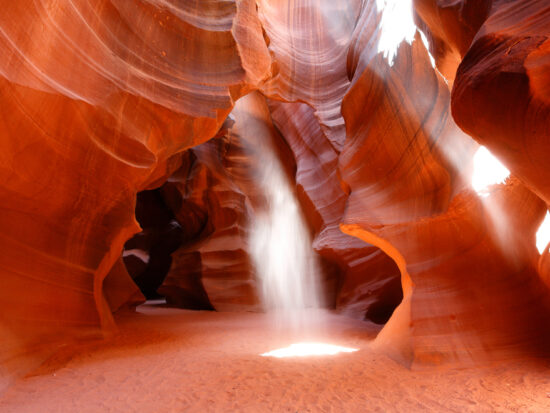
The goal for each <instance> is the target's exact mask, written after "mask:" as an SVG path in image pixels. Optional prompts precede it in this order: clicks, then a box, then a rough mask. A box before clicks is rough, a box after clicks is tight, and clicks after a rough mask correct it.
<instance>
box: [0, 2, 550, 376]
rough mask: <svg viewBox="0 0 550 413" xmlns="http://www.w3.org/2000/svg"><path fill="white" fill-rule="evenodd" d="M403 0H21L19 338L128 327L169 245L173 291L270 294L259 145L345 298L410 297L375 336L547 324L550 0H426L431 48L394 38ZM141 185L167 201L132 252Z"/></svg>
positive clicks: (165, 288)
mask: <svg viewBox="0 0 550 413" xmlns="http://www.w3.org/2000/svg"><path fill="white" fill-rule="evenodd" d="M394 3H395V2H394V1H390V0H387V1H382V0H378V1H375V0H363V1H360V0H354V1H336V0H335V1H331V2H326V1H322V0H285V1H272V0H257V1H252V0H236V1H217V0H208V1H200V2H196V1H178V2H175V1H172V0H146V1H138V0H97V1H94V2H89V1H84V0H77V1H72V2H70V3H68V4H60V3H59V2H55V1H53V0H39V1H36V0H35V1H31V0H20V1H13V2H6V4H5V5H3V8H2V10H1V11H0V28H1V30H0V44H1V48H0V53H1V57H2V59H0V75H1V76H0V84H1V87H0V101H1V102H2V108H3V113H4V116H3V117H2V119H1V122H2V128H0V134H1V139H0V145H1V149H2V150H1V151H0V153H1V154H0V159H1V163H0V177H1V178H2V179H0V206H1V209H2V214H1V218H0V251H2V260H1V261H0V271H1V277H2V281H3V288H2V289H1V290H0V291H1V292H0V298H1V299H2V303H3V307H2V308H3V311H2V313H1V322H2V332H3V333H4V334H5V336H6V337H8V339H7V340H6V341H5V343H4V344H3V345H2V348H1V350H2V354H13V352H14V351H19V352H20V353H21V352H24V350H21V349H22V348H25V345H26V344H28V345H29V346H31V347H29V348H34V347H32V346H33V345H34V344H33V343H36V337H37V336H39V335H42V334H45V333H52V332H53V331H55V330H62V331H63V334H64V335H65V336H66V335H68V331H69V330H71V329H77V330H78V331H79V332H82V331H91V332H94V333H97V332H98V331H99V327H101V329H102V331H104V332H106V331H112V330H113V329H114V328H115V326H114V321H113V317H112V312H113V311H116V310H117V309H119V308H122V307H126V306H131V305H135V304H136V303H138V302H140V301H142V300H143V299H144V297H143V296H142V295H141V293H140V292H139V291H138V289H137V287H136V285H135V283H134V282H133V281H132V276H133V277H134V278H135V279H136V280H137V279H138V277H139V274H143V273H144V271H145V269H146V268H147V265H148V264H149V260H150V259H151V257H152V255H151V254H152V251H153V250H154V249H155V248H156V247H155V246H157V247H158V246H159V245H161V246H160V247H159V248H160V249H161V250H162V251H161V255H162V254H164V258H165V259H167V260H168V261H169V259H168V258H167V255H168V254H169V251H172V250H173V249H175V248H177V250H176V251H175V252H174V253H173V254H172V263H171V266H170V269H169V271H168V275H167V276H166V279H165V280H164V281H163V282H162V285H161V286H160V288H159V289H158V292H159V293H161V294H162V295H164V296H166V297H167V299H168V302H169V303H171V304H173V305H178V306H183V307H188V308H199V309H211V308H214V309H216V310H236V309H238V310H259V309H260V308H261V303H260V302H259V299H258V295H257V280H256V278H255V274H254V269H253V266H252V264H251V261H250V257H249V253H248V250H249V245H247V242H248V241H247V240H248V231H249V226H250V222H251V217H253V215H254V214H255V213H257V211H260V210H261V209H262V208H263V207H265V202H266V199H265V197H264V196H263V194H262V191H261V189H260V188H259V186H258V182H257V179H255V174H254V169H255V163H257V162H260V161H261V156H260V155H261V153H262V151H272V152H276V153H277V158H278V159H279V160H280V161H281V163H282V164H283V165H284V167H285V168H286V170H285V172H286V174H287V176H288V177H289V180H290V182H292V183H295V185H296V194H297V197H298V199H299V201H300V203H301V207H302V209H303V211H304V212H305V215H306V217H307V220H308V224H309V226H310V228H311V232H312V234H313V235H314V241H313V247H314V249H315V250H316V251H317V252H318V253H319V254H320V255H321V256H322V257H323V258H324V259H325V261H326V262H330V263H332V264H333V265H332V267H331V268H329V266H327V267H326V271H325V274H324V277H325V278H324V279H323V282H324V283H325V289H326V290H328V291H327V295H328V296H329V298H328V299H327V302H328V303H333V304H334V305H335V306H336V308H337V309H338V310H340V311H341V312H343V313H346V314H349V315H352V316H354V317H360V318H364V317H366V318H368V319H371V320H373V321H376V322H381V323H383V322H385V321H386V319H387V318H388V317H389V316H390V314H391V313H392V310H393V308H394V307H395V306H397V305H398V304H399V302H400V301H401V299H402V302H401V304H399V306H398V307H397V309H396V310H395V312H393V315H392V316H391V318H390V319H389V321H388V323H387V324H386V326H385V327H384V329H383V330H382V332H381V333H380V335H379V336H378V338H377V341H376V343H377V344H378V345H379V347H380V348H382V349H384V350H385V351H389V352H390V353H391V354H392V355H394V357H396V358H398V359H399V360H402V361H403V362H404V363H406V364H407V365H415V366H416V365H420V364H422V363H438V364H439V363H445V362H448V363H455V362H459V363H469V362H478V361H485V360H487V359H491V358H500V359H502V357H511V356H516V355H518V354H524V355H525V354H529V355H534V354H539V353H540V352H541V350H544V349H546V348H550V347H548V346H547V344H548V342H547V339H548V337H547V333H546V331H545V330H544V329H542V331H541V328H540V327H539V326H540V325H542V324H543V323H544V320H545V318H546V317H548V315H549V313H548V311H549V308H548V306H549V303H548V291H547V286H546V285H545V284H548V283H549V282H548V280H549V279H550V273H549V271H550V270H549V267H550V266H549V265H548V262H549V259H548V250H546V251H545V253H544V254H543V255H542V256H539V254H537V252H536V249H535V243H534V233H535V231H536V229H537V226H538V225H539V224H540V222H541V221H542V218H543V216H544V213H545V209H546V208H547V204H548V203H550V175H549V174H550V172H549V171H548V170H547V168H546V166H547V159H549V158H550V156H549V155H550V146H549V142H550V139H549V134H550V123H549V120H548V119H549V115H550V113H549V109H548V107H549V103H548V102H549V100H550V98H549V93H550V92H549V90H550V88H549V86H548V85H549V78H548V66H549V58H548V54H549V52H550V47H549V42H548V37H549V36H548V35H549V27H550V24H549V23H550V22H549V20H550V17H549V16H550V6H548V4H547V2H546V1H544V0H538V1H537V0H528V1H519V0H517V1H504V0H502V1H497V0H495V1H489V0H487V1H480V2H471V1H443V0H441V1H435V0H415V1H414V2H413V4H414V13H415V14H414V18H415V21H416V24H417V26H418V28H419V29H420V30H421V31H422V32H423V33H424V35H425V37H426V39H427V42H428V47H429V50H430V52H431V54H432V55H433V57H434V60H435V65H436V68H434V67H432V65H431V63H430V56H429V55H428V51H427V50H426V47H425V46H424V43H423V42H422V41H421V34H420V32H417V33H416V35H415V36H414V39H413V38H412V37H411V38H409V39H408V40H410V44H409V43H407V42H404V43H402V44H401V46H400V47H399V49H397V53H396V55H395V57H391V56H390V57H389V58H388V56H386V55H385V53H384V52H383V51H382V50H381V48H380V44H381V43H382V42H381V39H382V38H384V37H387V32H385V31H387V30H391V21H389V22H388V18H389V17H388V16H390V12H391V8H390V6H391V5H392V4H393V7H394V11H395V7H396V3H395V4H394ZM381 4H386V10H385V11H382V10H380V5H381ZM384 13H386V14H384ZM395 24H396V25H398V24H399V22H395ZM398 40H400V39H398ZM386 54H387V53H386ZM451 88H452V94H451ZM255 90H259V91H261V93H259V92H254V91H255ZM243 96H244V97H243ZM451 107H452V116H451ZM230 113H231V115H230ZM229 115H230V116H229ZM455 120H456V124H455ZM457 125H458V126H457ZM459 127H460V128H461V129H462V130H461V129H459ZM472 138H473V139H472ZM207 141H208V142H207ZM476 141H477V142H478V143H481V144H483V145H486V146H487V147H488V148H490V149H491V150H492V151H493V152H494V153H495V154H496V155H497V156H498V157H499V158H500V159H502V161H503V162H504V163H505V164H506V166H507V167H508V168H509V169H510V171H511V172H512V175H513V176H512V177H511V178H509V179H508V180H507V181H506V182H505V183H503V184H500V185H497V186H494V187H492V188H490V190H489V193H488V196H487V197H485V198H483V197H480V196H479V195H478V194H476V193H475V192H473V191H472V190H471V187H470V181H471V174H472V157H473V154H474V152H475V150H476V149H477V147H478V144H477V143H476ZM205 142H206V143H205ZM266 142H269V145H264V143H266ZM197 145H198V146H197ZM191 147H193V148H192V149H190V148H191ZM158 188H160V189H158ZM139 191H153V192H154V193H155V196H156V197H158V199H161V200H162V203H163V205H164V206H165V207H166V208H167V209H168V210H169V211H170V214H173V216H172V215H170V217H169V219H168V218H167V221H166V222H164V221H163V222H161V223H160V224H159V225H156V224H155V225H152V226H148V225H146V224H145V221H143V220H140V221H141V222H142V223H143V228H142V229H143V232H142V233H141V234H140V235H138V236H137V237H136V238H133V239H132V240H130V241H129V243H128V244H126V249H125V250H124V259H125V262H126V264H127V265H126V268H125V266H124V265H123V260H122V254H123V247H124V244H125V243H126V242H127V241H128V239H130V238H131V237H132V235H133V234H135V233H137V232H138V231H139V230H140V227H139V226H138V224H137V222H136V218H135V215H134V214H135V206H136V196H137V193H138V192H139ZM142 196H144V195H142ZM153 210H154V209H150V211H153ZM150 213H151V214H156V213H155V212H150ZM138 218H139V217H138ZM163 226H165V227H163ZM159 228H163V229H162V230H160V229H159ZM173 230H177V231H176V232H178V234H176V235H175V239H176V238H177V239H176V241H175V242H174V243H167V244H166V245H164V244H162V242H164V241H163V240H162V238H163V235H162V234H165V233H171V232H170V231H173ZM140 237H141V241H140ZM168 244H169V245H168ZM154 254H155V256H157V255H156V254H157V253H154ZM168 261H163V262H164V263H166V262H168ZM163 265H164V264H163ZM163 271H166V268H165V269H164V270H163ZM129 273H130V274H129ZM335 280H336V282H335ZM157 281H159V280H157ZM159 282H160V281H159ZM399 282H400V285H399ZM155 287H156V285H154V286H152V287H151V291H149V290H148V291H146V293H147V295H151V294H152V293H155V291H153V290H155ZM14 292H15V293H14ZM330 297H332V298H330ZM402 297H403V298H402ZM38 326H40V328H39V327H38ZM10 352H11V353H10ZM542 352H544V351H542Z"/></svg>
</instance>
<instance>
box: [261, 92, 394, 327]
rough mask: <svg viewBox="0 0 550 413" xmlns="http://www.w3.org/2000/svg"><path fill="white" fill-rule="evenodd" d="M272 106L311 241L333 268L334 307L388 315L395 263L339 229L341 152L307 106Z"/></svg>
mask: <svg viewBox="0 0 550 413" xmlns="http://www.w3.org/2000/svg"><path fill="white" fill-rule="evenodd" d="M270 108H271V116H272V118H273V121H274V122H275V125H277V127H278V129H279V130H280V131H281V133H282V134H283V136H284V137H285V140H286V141H287V142H288V144H289V146H290V148H291V150H292V152H293V154H294V157H295V159H296V165H297V170H296V185H297V189H298V196H299V199H300V201H301V203H302V205H304V207H305V209H306V212H307V213H306V217H307V219H308V221H309V223H310V226H311V227H312V228H313V229H314V231H315V238H314V240H313V247H314V249H315V250H316V251H317V252H318V253H319V254H320V255H321V256H322V257H324V258H325V259H326V260H328V261H330V262H332V263H334V264H335V265H336V268H337V270H336V276H337V285H335V287H336V291H335V296H334V301H335V306H336V308H337V310H339V311H340V312H342V313H344V314H347V315H350V316H353V317H356V318H365V317H366V318H368V319H371V320H375V321H376V322H380V323H383V322H385V321H387V318H389V316H390V315H391V313H392V311H393V309H394V308H395V307H396V306H397V305H398V304H399V302H400V301H401V298H402V294H401V286H400V283H399V269H398V268H397V266H396V265H395V263H394V261H393V260H392V259H391V258H389V257H387V256H386V255H385V254H384V253H383V252H382V251H380V250H379V249H378V248H376V247H373V246H372V245H369V244H366V243H365V242H363V241H362V240H359V239H357V238H355V237H351V236H349V235H347V234H344V233H343V232H342V231H340V228H339V224H340V222H341V220H342V217H343V214H344V209H345V204H346V199H347V196H348V193H347V190H346V188H345V184H344V183H343V182H342V181H341V179H340V176H339V170H338V155H339V152H338V151H337V150H336V149H335V148H334V146H333V145H332V143H331V141H330V139H329V138H328V137H327V136H326V135H325V134H324V133H323V130H322V129H321V126H320V124H319V121H318V119H317V117H316V116H315V114H314V110H313V109H312V108H311V107H310V106H308V105H306V104H303V103H282V102H277V101H270ZM333 271H334V270H333ZM333 288H334V287H333ZM370 307H373V310H371V313H370V315H369V314H367V310H368V309H369V308H370Z"/></svg>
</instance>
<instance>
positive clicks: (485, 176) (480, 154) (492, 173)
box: [472, 146, 510, 197]
mask: <svg viewBox="0 0 550 413" xmlns="http://www.w3.org/2000/svg"><path fill="white" fill-rule="evenodd" d="M508 176H510V171H509V170H508V169H507V168H506V167H505V166H504V165H503V164H502V163H500V161H499V160H498V159H497V158H495V157H494V156H493V154H492V153H491V152H489V150H488V149H487V148H486V147H485V146H481V147H480V148H479V149H478V150H477V152H476V154H475V155H474V174H473V176H472V187H473V188H474V190H475V191H476V192H477V193H478V195H480V196H483V197H485V196H487V195H489V192H488V188H489V187H490V186H491V185H496V184H500V183H503V182H504V181H505V180H506V178H508Z"/></svg>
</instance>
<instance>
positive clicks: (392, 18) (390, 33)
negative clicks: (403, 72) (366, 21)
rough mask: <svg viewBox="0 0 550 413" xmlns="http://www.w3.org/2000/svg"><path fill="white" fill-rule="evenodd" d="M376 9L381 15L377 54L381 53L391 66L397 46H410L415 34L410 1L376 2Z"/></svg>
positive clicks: (380, 0) (390, 0) (386, 0)
mask: <svg viewBox="0 0 550 413" xmlns="http://www.w3.org/2000/svg"><path fill="white" fill-rule="evenodd" d="M376 8H377V9H378V12H381V13H382V19H381V21H380V39H379V41H378V52H379V53H383V55H384V57H385V58H386V59H387V60H388V63H389V64H390V66H391V65H393V61H394V59H395V56H396V54H397V49H398V48H399V45H400V44H401V43H402V42H403V41H406V42H407V43H409V44H411V43H412V41H413V39H414V34H415V32H416V25H415V24H414V19H413V8H412V1H411V0H376Z"/></svg>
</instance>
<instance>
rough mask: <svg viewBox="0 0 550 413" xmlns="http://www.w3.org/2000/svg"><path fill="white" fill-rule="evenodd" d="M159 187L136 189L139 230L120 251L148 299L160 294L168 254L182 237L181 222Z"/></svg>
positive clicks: (128, 268)
mask: <svg viewBox="0 0 550 413" xmlns="http://www.w3.org/2000/svg"><path fill="white" fill-rule="evenodd" d="M160 191H161V190H160V189H154V190H151V191H142V192H140V193H138V195H137V203H136V219H137V221H138V222H139V224H140V226H141V228H142V229H143V231H142V232H140V233H138V234H136V235H134V236H133V237H132V238H131V239H129V240H128V241H127V242H126V244H125V245H124V252H123V259H124V264H125V265H126V269H127V270H128V273H129V274H130V276H131V277H132V279H133V280H134V282H135V283H136V284H137V286H138V287H139V289H140V290H141V292H142V293H143V294H144V295H145V297H146V298H147V299H149V300H151V299H158V298H161V297H162V296H161V295H160V294H159V293H158V292H157V289H158V288H159V287H160V286H161V285H162V282H163V281H164V279H165V277H166V275H167V274H168V271H169V270H170V266H171V264H172V257H171V254H172V253H173V252H174V251H176V250H177V249H178V248H179V246H180V245H181V244H182V240H183V230H182V228H181V225H180V224H179V223H178V221H177V220H176V218H175V216H174V213H173V212H172V211H171V210H170V208H169V207H168V206H167V205H166V203H165V202H164V199H163V197H162V194H161V192H160Z"/></svg>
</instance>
